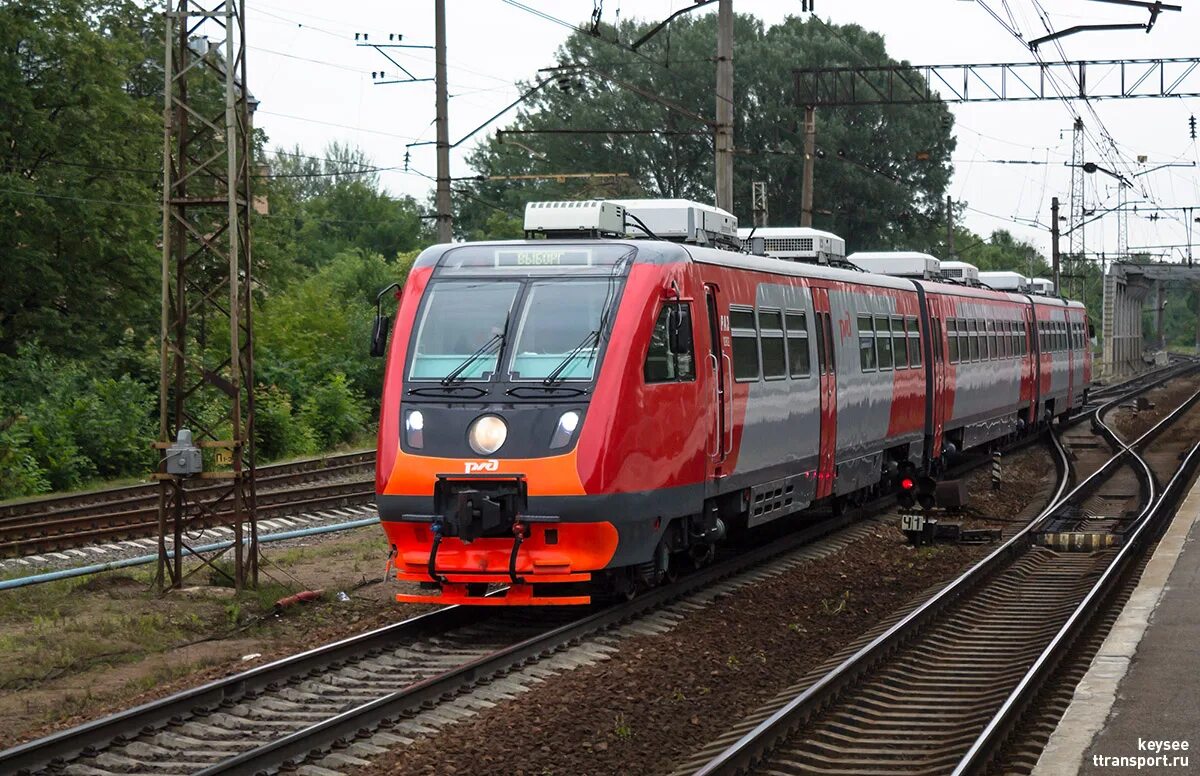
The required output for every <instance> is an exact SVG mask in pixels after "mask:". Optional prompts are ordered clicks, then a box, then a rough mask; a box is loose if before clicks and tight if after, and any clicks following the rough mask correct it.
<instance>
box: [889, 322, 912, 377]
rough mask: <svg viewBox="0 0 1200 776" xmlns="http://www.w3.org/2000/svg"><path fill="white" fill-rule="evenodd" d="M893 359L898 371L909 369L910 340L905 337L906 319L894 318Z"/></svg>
mask: <svg viewBox="0 0 1200 776" xmlns="http://www.w3.org/2000/svg"><path fill="white" fill-rule="evenodd" d="M892 358H893V359H894V360H895V362H896V368H897V369H906V368H907V367H908V338H907V337H905V336H904V319H903V318H901V317H900V316H894V317H893V318H892Z"/></svg>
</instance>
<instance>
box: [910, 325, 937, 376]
mask: <svg viewBox="0 0 1200 776" xmlns="http://www.w3.org/2000/svg"><path fill="white" fill-rule="evenodd" d="M904 323H905V328H906V329H908V365H909V366H920V365H921V330H920V328H919V327H918V326H917V319H916V318H905V319H904ZM938 330H939V329H938V326H937V319H936V318H935V319H934V328H933V335H934V337H935V338H936V337H938ZM940 344H941V342H940V340H937V339H935V340H934V345H933V347H934V350H937V348H938V345H940Z"/></svg>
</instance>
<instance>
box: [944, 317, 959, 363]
mask: <svg viewBox="0 0 1200 776" xmlns="http://www.w3.org/2000/svg"><path fill="white" fill-rule="evenodd" d="M946 345H947V346H948V347H949V348H950V363H951V364H957V363H958V319H956V318H947V319H946Z"/></svg>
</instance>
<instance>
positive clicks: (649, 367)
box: [642, 302, 696, 384]
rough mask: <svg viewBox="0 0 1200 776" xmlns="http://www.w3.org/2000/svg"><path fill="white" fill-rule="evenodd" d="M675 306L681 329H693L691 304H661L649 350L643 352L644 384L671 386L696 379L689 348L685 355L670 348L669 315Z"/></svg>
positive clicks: (693, 360)
mask: <svg viewBox="0 0 1200 776" xmlns="http://www.w3.org/2000/svg"><path fill="white" fill-rule="evenodd" d="M676 307H678V309H679V325H680V327H683V328H687V329H691V328H692V313H691V305H690V304H687V303H686V302H668V303H666V304H664V305H663V307H662V310H660V311H659V313H658V319H657V320H656V321H655V322H654V331H653V332H651V334H650V347H649V349H648V350H647V351H646V362H645V364H643V365H642V376H643V377H644V378H645V380H646V383H647V384H649V383H672V382H684V381H690V380H695V379H696V359H695V355H694V353H693V352H692V349H691V348H690V347H689V348H688V350H687V351H686V352H675V351H673V350H672V349H671V336H670V326H671V313H672V311H674V310H675V309H676Z"/></svg>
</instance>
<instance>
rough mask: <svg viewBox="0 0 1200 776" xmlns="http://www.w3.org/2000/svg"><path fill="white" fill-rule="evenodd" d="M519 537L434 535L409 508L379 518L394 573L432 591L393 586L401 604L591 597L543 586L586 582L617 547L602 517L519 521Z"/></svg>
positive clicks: (555, 601)
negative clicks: (485, 587)
mask: <svg viewBox="0 0 1200 776" xmlns="http://www.w3.org/2000/svg"><path fill="white" fill-rule="evenodd" d="M518 525H519V526H520V531H521V537H520V540H519V541H518V538H517V537H516V536H491V537H481V538H477V539H474V540H473V541H464V540H463V539H461V538H458V537H454V536H440V537H439V536H438V531H437V529H436V528H435V523H434V521H433V520H431V519H429V518H428V517H423V516H419V515H414V516H410V517H402V518H401V519H400V520H385V521H384V523H383V529H384V531H385V532H386V533H387V537H388V542H389V544H390V545H391V546H393V547H395V555H394V557H393V559H392V563H393V565H394V569H395V572H394V573H395V577H396V579H398V580H402V581H405V582H416V583H434V584H436V585H437V587H438V593H437V594H435V595H424V594H409V593H400V594H398V595H397V596H396V600H397V601H400V602H403V603H445V604H451V603H454V604H470V605H479V606H503V605H516V606H529V605H564V604H566V605H574V604H587V603H590V602H591V597H590V596H588V595H550V594H546V593H544V592H543V591H544V590H545V589H546V588H545V586H547V585H554V586H558V585H563V584H570V583H584V582H591V581H592V577H593V573H594V572H596V571H599V570H601V569H603V568H605V567H606V566H607V565H608V563H609V562H610V561H611V560H612V558H613V556H614V554H615V553H616V549H617V542H618V534H617V529H616V527H615V526H614V525H613V524H612V523H610V522H606V521H600V522H588V523H561V522H555V521H553V519H552V516H538V518H537V520H536V521H531V522H521V521H520V518H519V517H518ZM481 583H482V584H490V585H506V586H507V587H508V590H507V591H506V593H505V594H504V595H503V596H489V597H483V596H481V595H478V594H472V593H469V592H468V589H469V588H468V586H469V585H470V586H476V588H475V589H478V586H479V585H481Z"/></svg>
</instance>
